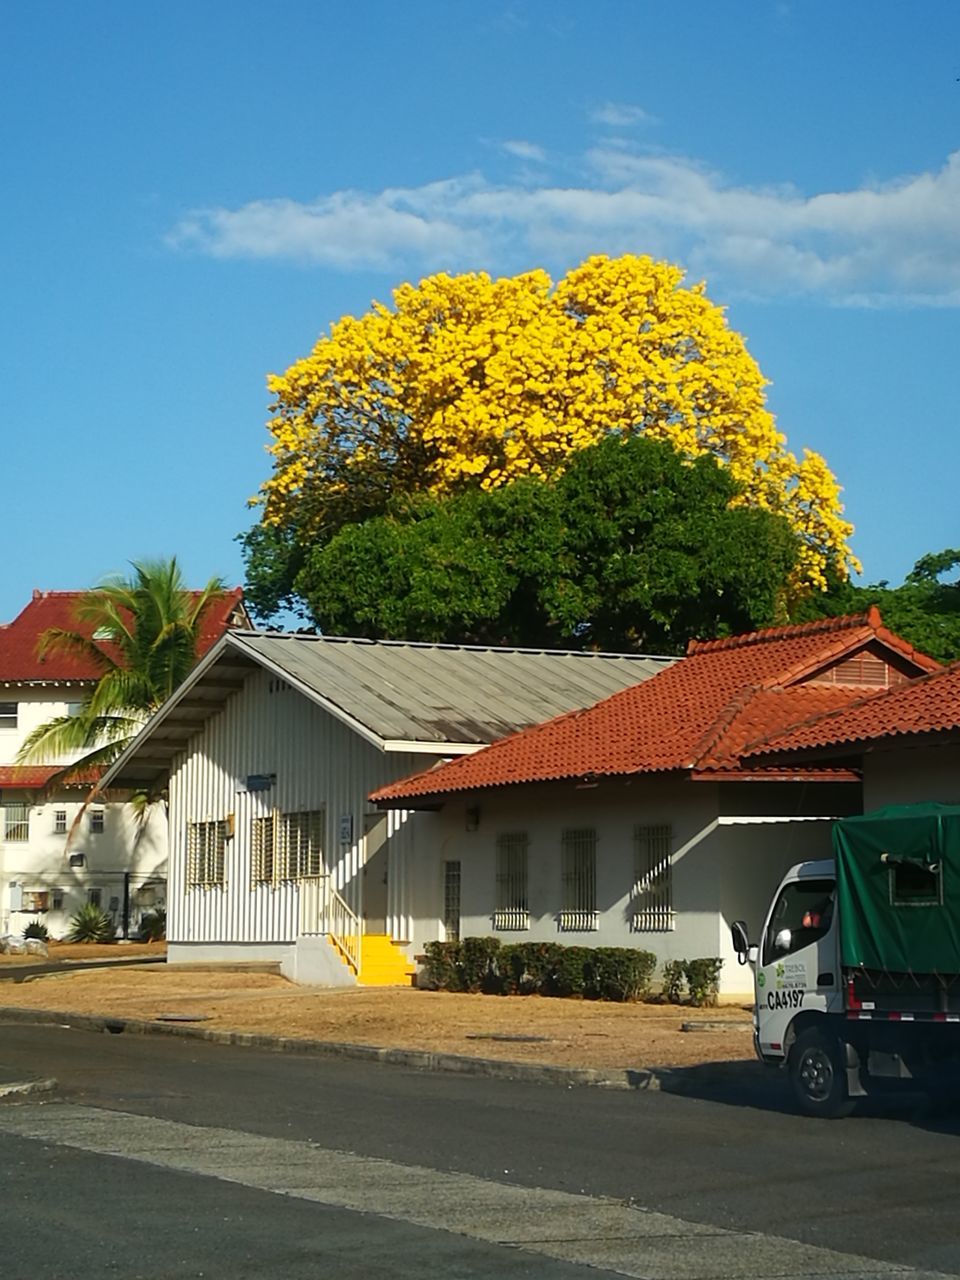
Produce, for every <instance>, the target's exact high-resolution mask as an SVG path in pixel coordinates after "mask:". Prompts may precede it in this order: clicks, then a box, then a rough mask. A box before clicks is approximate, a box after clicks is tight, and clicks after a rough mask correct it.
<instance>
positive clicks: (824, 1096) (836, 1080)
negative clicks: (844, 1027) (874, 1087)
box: [788, 1027, 855, 1120]
mask: <svg viewBox="0 0 960 1280" xmlns="http://www.w3.org/2000/svg"><path fill="white" fill-rule="evenodd" d="M788 1070H789V1073H790V1084H791V1086H792V1087H793V1093H794V1097H795V1098H796V1100H797V1102H798V1103H799V1104H800V1109H801V1111H803V1112H804V1113H805V1114H806V1115H808V1116H822V1117H823V1118H824V1119H825V1120H839V1119H840V1118H841V1117H842V1116H847V1115H849V1114H850V1112H851V1111H852V1110H853V1108H854V1105H855V1104H854V1101H853V1099H852V1098H851V1097H850V1096H849V1094H848V1093H847V1068H846V1063H845V1061H844V1055H843V1046H842V1045H841V1044H840V1041H839V1040H838V1039H837V1037H836V1036H833V1035H831V1034H830V1033H829V1032H827V1031H822V1030H821V1029H820V1028H819V1027H807V1029H806V1030H805V1031H801V1032H800V1034H799V1035H798V1036H797V1038H796V1040H795V1041H794V1045H793V1048H792V1049H791V1050H790V1060H789V1063H788Z"/></svg>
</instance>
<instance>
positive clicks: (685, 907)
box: [372, 610, 938, 998]
mask: <svg viewBox="0 0 960 1280" xmlns="http://www.w3.org/2000/svg"><path fill="white" fill-rule="evenodd" d="M937 665H938V664H936V663H935V662H933V661H932V660H931V659H929V658H926V657H925V656H924V655H922V654H918V653H916V652H915V651H914V650H913V649H912V648H911V647H910V646H909V645H908V644H906V643H905V642H903V641H902V640H900V639H899V638H898V637H896V636H894V635H892V634H891V633H890V632H888V631H887V630H886V629H885V628H884V627H883V626H882V624H881V621H880V617H879V614H878V613H877V612H876V610H871V611H870V612H869V613H868V614H867V615H865V616H857V617H850V618H836V619H825V620H822V621H820V622H816V623H811V624H808V625H805V626H796V627H785V628H771V629H768V630H766V631H760V632H756V633H753V634H750V635H746V636H735V637H732V638H730V639H725V640H717V641H712V642H707V643H693V644H691V646H690V648H689V650H688V656H687V657H686V658H685V659H684V660H683V661H681V662H678V663H677V664H675V665H674V666H672V667H670V668H669V669H668V670H666V671H664V672H662V673H661V674H659V675H658V676H656V677H655V678H654V679H652V680H649V681H647V682H645V683H644V684H641V685H638V686H636V687H634V688H631V689H628V690H626V691H624V692H622V693H619V694H615V695H614V696H612V697H610V698H608V699H607V700H606V701H604V702H601V703H599V704H598V705H596V706H594V707H592V708H590V709H589V710H588V711H586V712H583V713H581V714H579V715H575V716H568V717H565V718H563V719H559V720H555V721H553V722H551V723H548V724H544V725H540V726H537V727H535V728H533V729H530V730H528V731H526V732H524V733H521V734H517V735H515V736H514V737H512V738H509V739H506V740H504V741H502V742H498V743H495V744H494V745H492V746H491V747H489V748H487V749H486V750H484V751H482V752H479V753H477V754H475V755H473V756H471V757H470V758H469V759H462V760H456V761H452V762H450V763H449V764H446V765H444V766H443V767H442V768H440V769H437V770H433V771H430V772H427V773H420V774H419V775H415V776H414V777H412V778H410V779H406V780H404V781H402V782H400V783H396V784H392V785H389V786H387V787H384V788H381V789H380V790H379V791H378V792H376V793H375V794H374V795H373V797H372V798H373V800H374V801H375V803H377V804H378V805H379V806H381V807H383V808H386V809H388V810H389V809H390V808H392V807H394V806H402V808H404V809H407V810H409V809H410V808H413V807H416V806H422V807H424V808H427V809H430V810H432V811H433V826H432V829H431V839H430V841H429V843H427V842H424V843H422V844H421V846H420V848H419V850H418V860H417V865H418V873H419V876H420V881H419V888H420V898H421V900H422V901H424V902H427V901H429V900H430V896H431V891H432V893H433V895H434V896H435V895H436V892H437V890H436V888H435V886H436V885H437V884H438V883H439V882H441V880H442V881H444V882H446V883H451V882H452V881H453V880H456V882H457V885H458V890H457V892H458V894H459V913H458V918H457V919H456V920H454V919H453V918H452V913H448V918H447V922H446V923H447V925H448V928H450V929H451V931H453V930H454V929H455V930H456V931H459V933H460V934H462V935H463V936H470V935H487V934H494V935H496V936H499V937H500V938H501V939H502V940H504V941H508V940H509V941H526V940H529V941H553V942H556V941H559V942H563V943H568V944H571V945H581V946H625V947H640V948H643V949H644V950H648V951H651V952H653V953H654V954H655V955H656V957H657V959H658V961H659V962H660V963H661V964H662V963H663V962H665V961H668V960H679V959H686V960H690V959H695V958H699V957H719V958H721V959H722V960H723V962H724V963H723V969H722V973H721V987H720V991H721V994H722V995H724V996H726V997H729V998H735V997H741V996H742V997H746V998H750V993H749V986H750V983H749V981H747V980H746V979H745V978H744V975H743V972H742V970H741V969H740V967H739V966H738V964H737V961H736V957H735V955H734V953H733V950H732V947H731V943H730V934H729V923H730V921H732V920H733V919H737V918H743V919H747V920H748V921H750V922H751V923H752V924H754V925H756V926H758V925H759V923H760V919H761V917H762V913H763V911H764V910H765V909H766V907H767V905H768V902H769V899H770V895H771V893H772V891H773V889H774V888H775V887H776V885H777V883H778V881H779V879H780V877H781V875H782V873H783V871H784V870H786V868H788V867H789V866H790V865H792V864H793V863H795V862H799V861H802V860H804V859H805V858H817V857H825V856H829V852H830V824H831V822H832V821H833V819H835V818H836V817H839V816H842V815H844V814H848V813H854V812H859V811H860V807H861V790H860V774H859V771H858V768H857V767H856V762H854V764H849V763H846V762H836V763H834V762H829V763H818V762H815V761H812V762H810V763H809V764H807V765H805V766H803V767H800V768H798V767H795V766H791V767H788V768H783V767H776V766H772V765H771V764H769V763H765V762H760V761H756V762H752V761H750V760H749V759H744V751H745V749H746V747H747V745H748V744H749V743H750V742H751V741H753V740H755V739H757V738H758V737H760V736H761V735H763V734H764V733H765V732H766V733H772V732H774V731H776V730H777V729H782V728H784V727H786V726H788V725H792V724H795V723H797V722H798V721H801V720H805V719H806V718H807V717H809V716H811V715H813V714H815V713H818V712H823V711H826V710H829V709H833V710H836V709H839V708H842V707H845V706H847V705H849V704H851V703H852V702H854V701H856V700H858V699H860V698H862V697H864V696H866V695H869V694H873V693H876V692H878V691H879V690H883V689H888V688H895V687H899V686H902V685H903V684H904V682H906V681H908V680H909V679H911V678H912V677H914V676H916V675H918V674H919V673H921V672H924V671H930V670H931V669H934V668H936V667H937ZM890 696H891V697H892V698H893V697H896V694H891V695H890ZM429 924H430V921H429V917H426V915H425V916H424V926H425V928H427V929H428V928H429ZM433 936H436V934H434V935H433Z"/></svg>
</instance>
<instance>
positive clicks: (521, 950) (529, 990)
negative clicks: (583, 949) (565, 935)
mask: <svg viewBox="0 0 960 1280" xmlns="http://www.w3.org/2000/svg"><path fill="white" fill-rule="evenodd" d="M562 950H563V948H562V947H561V946H559V945H558V944H557V943H556V942H519V943H517V952H518V955H519V962H518V967H519V982H518V984H517V990H518V991H519V992H520V994H521V995H540V994H545V993H546V992H547V991H548V990H549V988H550V980H551V978H552V976H553V974H554V972H555V970H556V967H557V953H558V952H560V951H562Z"/></svg>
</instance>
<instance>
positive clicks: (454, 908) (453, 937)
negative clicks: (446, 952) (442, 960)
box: [443, 862, 460, 942]
mask: <svg viewBox="0 0 960 1280" xmlns="http://www.w3.org/2000/svg"><path fill="white" fill-rule="evenodd" d="M443 936H444V940H445V941H446V942H459V941H460V863H459V862H445V863H444V864H443Z"/></svg>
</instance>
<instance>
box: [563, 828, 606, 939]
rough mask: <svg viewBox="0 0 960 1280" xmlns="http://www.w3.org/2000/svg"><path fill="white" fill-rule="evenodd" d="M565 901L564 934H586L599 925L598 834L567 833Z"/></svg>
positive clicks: (565, 839)
mask: <svg viewBox="0 0 960 1280" xmlns="http://www.w3.org/2000/svg"><path fill="white" fill-rule="evenodd" d="M561 868H562V880H563V883H562V886H561V887H562V895H563V896H562V901H561V907H560V914H559V915H558V917H557V925H558V927H559V928H560V930H561V932H564V933H584V932H587V931H589V930H591V929H596V928H597V927H598V925H599V922H600V921H599V913H598V911H597V833H596V831H594V830H593V829H592V828H581V829H579V830H573V831H564V833H563V839H562V843H561Z"/></svg>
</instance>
